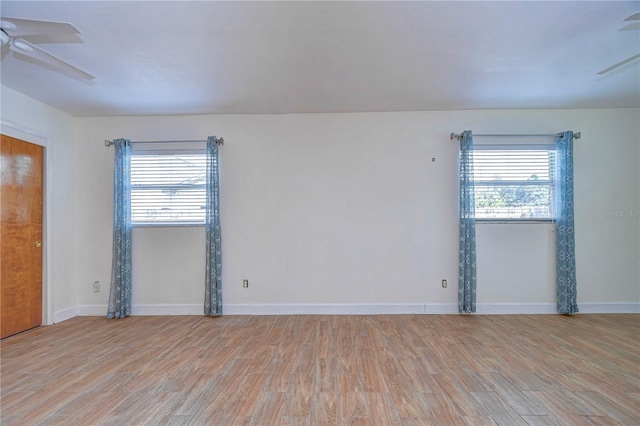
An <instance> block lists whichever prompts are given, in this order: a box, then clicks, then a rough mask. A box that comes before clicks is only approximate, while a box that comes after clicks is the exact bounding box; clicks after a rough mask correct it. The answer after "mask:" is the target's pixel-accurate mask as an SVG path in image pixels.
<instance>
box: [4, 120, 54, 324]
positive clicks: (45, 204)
mask: <svg viewBox="0 0 640 426" xmlns="http://www.w3.org/2000/svg"><path fill="white" fill-rule="evenodd" d="M0 133H2V134H3V135H6V136H10V137H12V138H16V139H21V140H23V141H25V142H29V143H32V144H35V145H40V146H41V147H42V151H43V155H44V161H43V165H44V170H43V172H42V179H43V185H42V186H43V188H42V237H43V238H42V239H43V241H42V243H43V246H44V251H43V253H42V324H43V325H51V324H53V323H54V318H53V288H52V284H53V274H52V271H53V258H52V253H53V251H52V249H51V244H50V243H51V241H53V238H52V234H53V225H52V218H53V211H52V204H53V203H52V202H51V201H52V194H53V162H52V160H53V158H52V150H51V149H50V147H51V141H52V138H51V136H49V135H47V134H45V133H43V132H41V131H39V130H36V129H32V128H29V127H27V126H23V125H22V124H19V123H16V122H13V121H11V120H7V119H5V118H0Z"/></svg>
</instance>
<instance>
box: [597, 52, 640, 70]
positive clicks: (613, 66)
mask: <svg viewBox="0 0 640 426" xmlns="http://www.w3.org/2000/svg"><path fill="white" fill-rule="evenodd" d="M636 59H640V53H638V54H637V55H633V56H630V57H628V58H627V59H625V60H623V61H620V62H618V63H617V64H613V65H611V66H610V67H607V68H605V69H603V70H602V71H600V72H598V73H597V74H598V75H605V74H606V73H608V72H611V71H613V70H615V69H617V68H620V67H621V66H623V65H626V64H628V63H629V62H633V61H635V60H636Z"/></svg>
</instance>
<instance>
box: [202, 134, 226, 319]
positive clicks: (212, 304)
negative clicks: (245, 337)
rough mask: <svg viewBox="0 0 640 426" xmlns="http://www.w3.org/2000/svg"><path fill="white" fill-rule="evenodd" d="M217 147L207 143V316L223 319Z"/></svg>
mask: <svg viewBox="0 0 640 426" xmlns="http://www.w3.org/2000/svg"><path fill="white" fill-rule="evenodd" d="M219 180H220V179H219V172H218V143H217V140H216V137H215V136H210V137H209V138H208V139H207V209H206V219H205V227H206V233H207V236H206V250H207V256H206V277H205V290H204V314H205V315H210V316H216V317H217V316H220V315H222V239H221V236H220V185H219Z"/></svg>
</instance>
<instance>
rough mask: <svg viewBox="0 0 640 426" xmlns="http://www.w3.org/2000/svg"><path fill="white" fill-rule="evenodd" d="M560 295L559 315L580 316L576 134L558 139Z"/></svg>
mask: <svg viewBox="0 0 640 426" xmlns="http://www.w3.org/2000/svg"><path fill="white" fill-rule="evenodd" d="M555 179H556V187H555V206H554V208H555V216H556V295H557V297H558V312H559V313H561V314H568V315H573V314H574V313H576V312H578V304H577V301H576V293H577V291H576V251H575V233H574V227H573V132H572V131H568V132H564V133H559V134H558V136H557V137H556V176H555Z"/></svg>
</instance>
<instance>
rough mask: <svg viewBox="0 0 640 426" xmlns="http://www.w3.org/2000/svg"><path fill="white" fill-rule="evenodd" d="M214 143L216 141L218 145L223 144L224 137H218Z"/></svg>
mask: <svg viewBox="0 0 640 426" xmlns="http://www.w3.org/2000/svg"><path fill="white" fill-rule="evenodd" d="M216 143H217V144H218V145H224V138H218V139H216Z"/></svg>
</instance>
